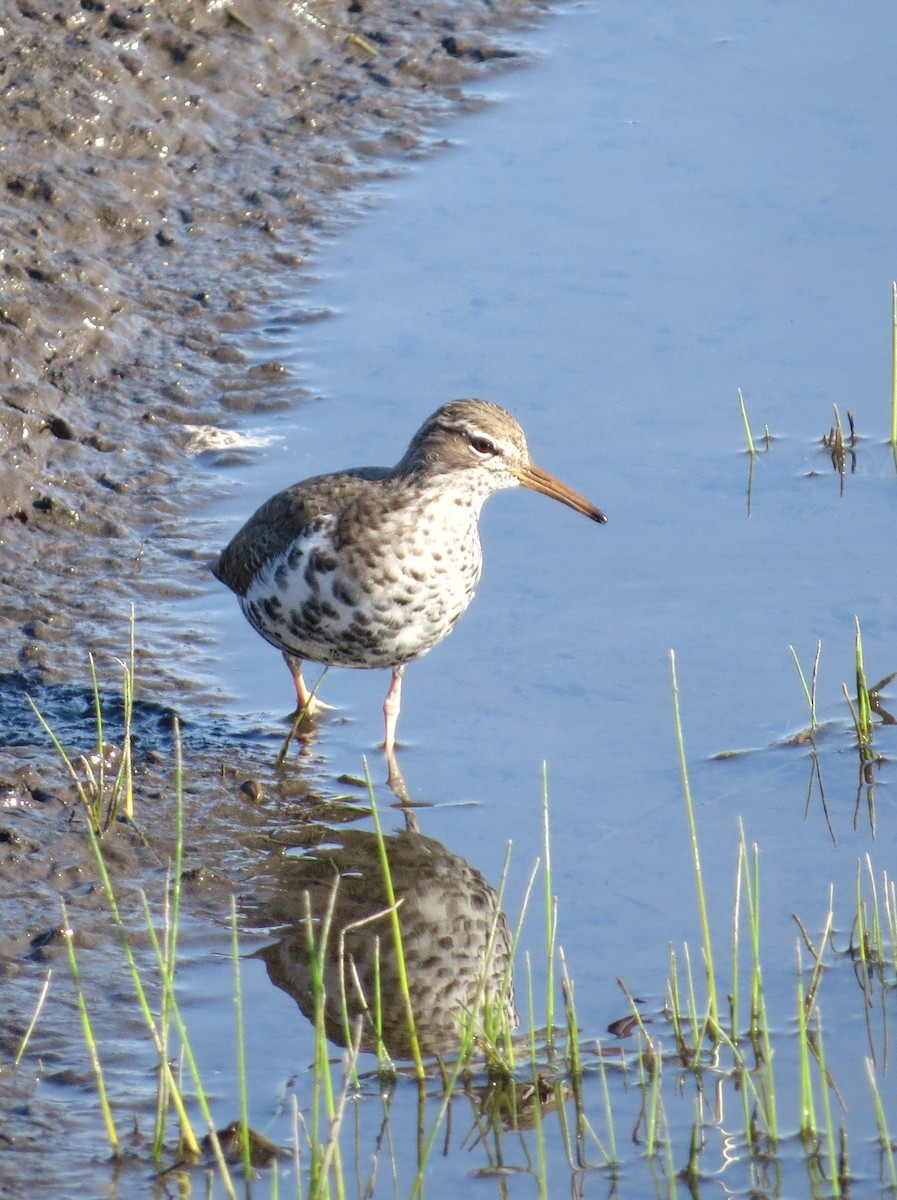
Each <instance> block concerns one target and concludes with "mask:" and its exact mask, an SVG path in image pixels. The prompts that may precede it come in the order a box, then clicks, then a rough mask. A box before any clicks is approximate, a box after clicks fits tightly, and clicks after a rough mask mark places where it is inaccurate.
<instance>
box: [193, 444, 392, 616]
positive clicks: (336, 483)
mask: <svg viewBox="0 0 897 1200" xmlns="http://www.w3.org/2000/svg"><path fill="white" fill-rule="evenodd" d="M391 474H392V472H391V471H390V470H389V468H387V467H359V468H358V469H357V470H354V471H339V472H337V473H336V474H334V475H317V476H315V477H314V478H313V479H305V480H303V481H302V483H294V484H293V485H292V487H288V488H285V489H284V491H282V492H278V493H277V495H276V496H272V497H271V498H270V500H266V501H265V503H264V504H263V505H262V506H261V508H260V509H258V511H257V512H254V513H253V514H252V516H251V517H250V518H249V520H248V521H247V522H246V524H245V525H244V526H243V528H242V529H241V530H240V532H239V533H237V534H236V535H235V536H234V538H233V539H232V540H231V541H230V543H229V544H228V545H227V546H226V547H225V548H224V550H223V551H222V552H221V555H220V556H219V558H218V561H217V562H216V563H215V564H214V565H213V567H212V573H213V574H214V575H215V576H216V577H217V578H218V579H220V580H221V582H222V583H223V584H226V585H227V587H229V588H230V589H231V591H233V592H236V593H237V595H238V596H243V595H245V594H246V591H247V589H248V587H249V585H250V583H251V582H252V580H253V578H254V576H255V574H256V572H257V571H259V570H260V569H261V567H262V566H264V564H265V563H266V562H267V561H268V560H269V559H271V558H276V557H277V556H278V555H279V554H283V553H284V551H285V550H286V549H287V548H288V547H289V546H290V545H291V544H292V543H293V542H294V541H295V540H296V538H297V537H299V536H301V534H302V531H303V530H304V529H307V528H308V526H309V525H310V524H311V523H312V522H313V521H315V520H317V518H318V517H323V516H327V515H328V514H331V513H332V514H339V513H341V512H343V510H344V509H345V508H346V507H347V505H349V504H351V503H352V502H353V501H354V500H357V499H358V498H359V497H360V496H362V495H364V494H366V493H368V492H369V491H371V490H372V489H371V488H370V484H371V482H372V481H376V480H379V479H386V478H387V477H388V476H389V475H391Z"/></svg>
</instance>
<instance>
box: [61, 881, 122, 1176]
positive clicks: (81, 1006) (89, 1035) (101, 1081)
mask: <svg viewBox="0 0 897 1200" xmlns="http://www.w3.org/2000/svg"><path fill="white" fill-rule="evenodd" d="M61 904H62V927H63V929H64V930H65V948H66V951H67V953H68V959H69V968H70V970H71V973H72V983H73V984H74V987H75V997H76V1000H77V1003H78V1012H79V1014H80V1016H81V1028H82V1029H83V1030H84V1040H85V1042H86V1043H87V1052H88V1054H89V1055H90V1062H91V1066H92V1067H93V1077H94V1079H95V1081H96V1085H97V1096H98V1098H99V1101H100V1111H101V1112H102V1114H103V1124H104V1125H105V1126H106V1137H107V1138H108V1139H109V1145H110V1147H111V1148H112V1155H113V1157H114V1158H118V1157H119V1155H120V1153H121V1149H120V1146H119V1141H118V1131H117V1130H116V1128H115V1120H114V1118H113V1116H112V1108H111V1106H110V1104H109V1096H108V1093H107V1092H106V1080H105V1078H104V1076H103V1068H102V1065H101V1063H100V1055H99V1051H98V1050H97V1044H96V1040H95V1038H94V1036H93V1026H92V1025H91V1021H90V1013H89V1012H88V1010H87V1001H86V1000H85V998H84V989H83V988H82V987H81V976H80V973H79V971H78V959H77V956H76V954H75V941H74V937H73V932H72V930H71V928H70V927H69V915H68V912H67V910H66V907H65V901H64V900H62V901H61Z"/></svg>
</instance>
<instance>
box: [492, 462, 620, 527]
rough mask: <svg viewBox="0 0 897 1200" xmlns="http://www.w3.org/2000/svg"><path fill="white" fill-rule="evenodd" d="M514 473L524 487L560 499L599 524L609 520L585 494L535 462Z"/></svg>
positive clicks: (553, 498) (562, 502)
mask: <svg viewBox="0 0 897 1200" xmlns="http://www.w3.org/2000/svg"><path fill="white" fill-rule="evenodd" d="M514 474H515V475H516V476H517V478H518V479H519V480H520V482H521V483H522V484H523V486H524V487H528V488H532V490H533V491H534V492H541V493H542V495H543V496H551V498H552V500H560V502H561V504H566V505H567V506H568V507H569V508H573V509H575V510H576V511H577V512H578V513H582V515H583V516H584V517H588V518H589V519H590V520H592V521H597V522H598V523H599V525H603V524H604V523H605V522H606V521H607V517H606V516H605V515H604V513H603V512H602V511H601V509H600V508H596V507H595V505H594V504H593V503H592V502H591V500H586V498H585V496H580V494H579V492H574V490H573V488H570V487H567V485H566V483H561V481H560V480H559V479H555V477H554V475H550V474H549V473H548V471H544V470H543V469H542V468H541V467H537V466H536V464H535V463H534V462H530V463H528V464H527V466H525V467H519V468H518V469H517V470H515V471H514Z"/></svg>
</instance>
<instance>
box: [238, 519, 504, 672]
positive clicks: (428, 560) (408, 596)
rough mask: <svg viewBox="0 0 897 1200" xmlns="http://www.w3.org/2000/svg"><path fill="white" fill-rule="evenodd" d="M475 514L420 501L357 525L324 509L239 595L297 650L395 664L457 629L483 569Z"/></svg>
mask: <svg viewBox="0 0 897 1200" xmlns="http://www.w3.org/2000/svg"><path fill="white" fill-rule="evenodd" d="M477 515H478V513H477V512H476V511H472V509H471V507H469V506H466V505H465V506H458V505H456V504H452V505H450V506H447V505H446V504H445V503H434V502H430V503H427V502H425V500H424V499H422V500H421V502H420V503H419V504H417V505H415V506H413V507H412V508H411V509H406V510H405V511H403V513H402V521H401V530H399V528H398V526H396V525H395V523H394V527H393V528H390V522H389V520H388V516H389V514H385V515H384V517H383V519H381V520H374V521H371V522H370V523H369V524H367V525H366V526H363V527H361V528H360V529H359V530H353V528H352V526H351V525H350V526H349V528H348V530H347V528H346V523H345V521H341V522H337V519H336V518H335V517H333V516H325V517H321V518H319V519H318V520H316V521H314V522H313V523H312V524H311V525H309V526H308V527H307V528H306V529H305V530H303V531H302V533H301V534H300V535H299V536H298V537H297V538H296V539H295V541H294V542H292V543H291V544H290V545H289V546H288V547H287V549H286V550H285V551H284V552H283V553H282V554H280V555H278V556H276V557H274V558H272V559H270V560H269V561H268V562H266V563H265V564H264V566H263V567H262V568H261V569H260V570H259V571H258V572H257V574H256V575H255V577H254V579H253V580H252V582H251V584H250V586H249V587H248V589H247V591H246V594H245V596H243V597H241V599H240V603H241V606H242V608H243V612H244V613H245V615H246V617H247V618H248V620H249V621H250V622H251V624H252V625H253V626H254V627H255V628H256V629H257V630H258V632H259V633H260V634H261V635H262V637H264V638H265V639H266V640H267V641H269V642H271V643H272V644H273V645H274V646H277V647H278V648H279V649H281V650H286V651H287V652H288V653H290V654H293V655H295V656H296V657H297V658H301V659H310V660H311V661H313V662H320V663H329V664H333V665H335V666H344V667H393V666H397V665H398V664H400V663H406V662H411V661H412V660H413V659H415V658H419V657H420V656H421V655H422V654H425V653H426V652H427V651H428V650H430V649H432V647H433V646H435V645H436V644H437V642H440V641H441V640H442V639H443V638H444V637H446V636H447V634H449V633H450V632H451V630H452V629H453V627H454V625H455V623H456V622H457V620H458V618H459V617H460V616H461V614H462V613H463V612H464V610H465V609H466V608H467V606H468V604H469V603H470V601H471V599H472V598H473V594H474V592H475V591H476V586H477V583H478V582H479V578H480V573H481V570H482V554H481V550H480V541H479V536H478V532H477V519H476V518H477Z"/></svg>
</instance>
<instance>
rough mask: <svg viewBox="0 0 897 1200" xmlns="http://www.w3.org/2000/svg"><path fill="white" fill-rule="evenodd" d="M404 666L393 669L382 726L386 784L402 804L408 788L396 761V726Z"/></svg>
mask: <svg viewBox="0 0 897 1200" xmlns="http://www.w3.org/2000/svg"><path fill="white" fill-rule="evenodd" d="M404 671H405V668H404V666H400V667H394V668H393V672H392V682H391V683H390V685H389V691H388V692H387V693H386V699H385V700H384V701H383V724H384V728H385V733H386V739H385V742H384V749H385V750H386V765H387V767H388V769H389V777H388V783H389V786H390V787H391V788H392V790H393V792H394V793H395V795H396V797H397V798H398V799H399V800H400V801H401V802H402V803H403V804H407V803H408V788H407V786H406V784H405V777H404V775H403V774H402V771H401V768H400V767H399V764H398V762H397V760H396V726H397V725H398V723H399V712H400V711H401V708H402V675H403V673H404Z"/></svg>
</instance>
